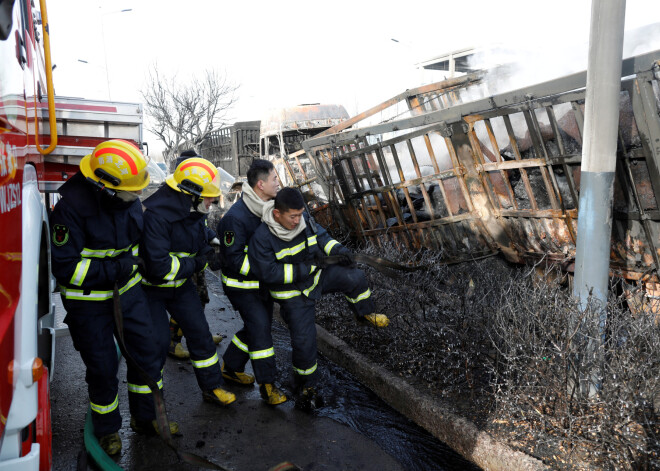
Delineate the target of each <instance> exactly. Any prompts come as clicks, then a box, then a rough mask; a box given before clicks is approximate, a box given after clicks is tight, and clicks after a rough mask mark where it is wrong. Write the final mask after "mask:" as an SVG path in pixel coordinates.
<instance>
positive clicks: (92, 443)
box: [84, 407, 124, 471]
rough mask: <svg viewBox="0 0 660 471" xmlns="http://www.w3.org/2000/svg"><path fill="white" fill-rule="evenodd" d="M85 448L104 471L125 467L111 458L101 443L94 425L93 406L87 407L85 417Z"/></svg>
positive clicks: (116, 470) (113, 470)
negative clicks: (95, 433) (95, 432)
mask: <svg viewBox="0 0 660 471" xmlns="http://www.w3.org/2000/svg"><path fill="white" fill-rule="evenodd" d="M84 441H85V449H86V450H87V453H89V456H91V457H92V459H93V460H94V462H95V463H96V464H97V465H98V466H99V468H101V469H102V470H103V471H122V470H123V469H124V468H122V467H121V466H119V465H118V464H117V463H115V462H114V461H113V459H112V458H110V457H109V456H108V455H107V454H106V452H105V451H104V450H103V448H101V445H99V441H98V440H97V439H96V435H94V425H92V408H91V407H89V408H87V417H86V418H85V434H84Z"/></svg>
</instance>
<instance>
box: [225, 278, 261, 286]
mask: <svg viewBox="0 0 660 471" xmlns="http://www.w3.org/2000/svg"><path fill="white" fill-rule="evenodd" d="M222 282H223V283H224V284H225V285H227V286H229V287H230V288H240V289H259V282H258V281H239V280H237V279H235V278H229V277H227V276H225V275H222Z"/></svg>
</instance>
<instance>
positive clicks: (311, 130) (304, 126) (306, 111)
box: [259, 103, 348, 204]
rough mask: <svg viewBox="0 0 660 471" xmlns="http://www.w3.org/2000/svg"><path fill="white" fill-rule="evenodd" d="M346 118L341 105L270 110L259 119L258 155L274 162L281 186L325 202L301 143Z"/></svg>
mask: <svg viewBox="0 0 660 471" xmlns="http://www.w3.org/2000/svg"><path fill="white" fill-rule="evenodd" d="M347 119H348V113H347V112H346V109H345V108H344V107H343V106H341V105H321V104H318V103H315V104H308V105H298V106H293V107H289V108H282V109H276V110H272V111H271V112H270V113H269V114H268V115H267V116H266V117H265V118H264V119H262V120H261V129H260V141H259V149H260V156H261V158H262V159H266V160H270V161H272V162H273V165H275V169H276V170H277V174H278V176H279V178H280V181H281V182H282V183H283V185H285V186H293V187H296V188H299V189H300V190H301V191H302V192H303V196H304V197H305V199H306V200H307V201H308V202H311V203H313V204H316V203H317V202H319V201H320V202H323V203H325V200H326V196H325V194H324V193H323V188H322V187H321V185H320V184H319V183H318V182H317V181H316V179H317V175H316V171H315V169H314V167H313V165H312V163H311V162H310V161H309V159H308V158H307V155H306V154H305V151H304V150H303V148H302V142H303V141H304V140H305V139H308V138H310V137H312V136H315V135H318V134H319V133H322V132H324V131H326V130H327V129H330V128H333V127H334V126H337V125H340V124H341V123H343V122H345V121H346V120H347Z"/></svg>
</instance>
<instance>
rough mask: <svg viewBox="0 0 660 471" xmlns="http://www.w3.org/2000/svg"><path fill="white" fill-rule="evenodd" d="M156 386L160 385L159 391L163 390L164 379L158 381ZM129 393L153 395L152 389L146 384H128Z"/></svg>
mask: <svg viewBox="0 0 660 471" xmlns="http://www.w3.org/2000/svg"><path fill="white" fill-rule="evenodd" d="M156 384H157V385H158V389H163V380H162V379H161V380H160V381H158V382H157V383H156ZM128 392H132V393H135V394H151V388H150V387H149V386H147V385H146V384H133V383H128Z"/></svg>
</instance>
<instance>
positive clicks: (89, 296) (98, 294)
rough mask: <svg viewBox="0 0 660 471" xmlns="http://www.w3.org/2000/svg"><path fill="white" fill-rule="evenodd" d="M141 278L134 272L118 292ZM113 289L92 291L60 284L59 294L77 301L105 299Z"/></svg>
mask: <svg viewBox="0 0 660 471" xmlns="http://www.w3.org/2000/svg"><path fill="white" fill-rule="evenodd" d="M140 280H142V275H140V274H139V273H136V274H135V275H133V278H131V279H130V280H128V282H127V283H126V284H125V285H124V286H122V287H121V288H119V294H124V293H125V292H126V291H128V290H129V289H130V288H132V287H133V286H135V285H136V284H138V283H139V282H140ZM113 293H114V290H106V291H94V290H90V291H87V290H82V289H71V288H67V287H66V286H62V285H60V294H61V295H62V296H64V297H65V298H66V299H76V300H79V301H105V300H107V299H111V298H112V294H113Z"/></svg>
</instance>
